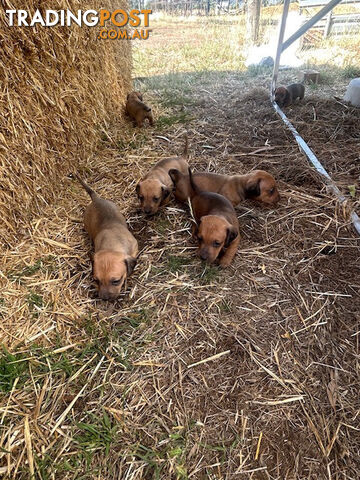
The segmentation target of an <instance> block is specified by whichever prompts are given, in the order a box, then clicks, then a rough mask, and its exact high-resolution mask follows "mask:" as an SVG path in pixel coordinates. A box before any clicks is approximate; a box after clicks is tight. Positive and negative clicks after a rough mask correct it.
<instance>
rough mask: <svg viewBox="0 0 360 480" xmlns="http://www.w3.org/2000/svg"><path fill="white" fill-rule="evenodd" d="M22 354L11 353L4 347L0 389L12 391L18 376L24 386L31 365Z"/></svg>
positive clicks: (1, 356) (20, 384) (1, 352)
mask: <svg viewBox="0 0 360 480" xmlns="http://www.w3.org/2000/svg"><path fill="white" fill-rule="evenodd" d="M23 358H24V356H23V355H22V354H14V355H13V354H11V353H10V352H8V351H7V350H6V348H5V347H2V350H1V351H0V391H1V392H10V391H11V389H12V388H13V385H14V382H15V380H16V379H17V378H19V380H18V384H17V385H18V386H22V385H23V384H24V383H25V381H26V380H27V379H28V376H29V365H28V362H27V361H24V360H23Z"/></svg>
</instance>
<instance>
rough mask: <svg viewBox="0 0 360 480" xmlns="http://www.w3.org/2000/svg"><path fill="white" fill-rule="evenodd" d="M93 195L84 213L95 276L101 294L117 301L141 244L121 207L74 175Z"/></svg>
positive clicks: (103, 297)
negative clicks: (132, 231) (91, 243)
mask: <svg viewBox="0 0 360 480" xmlns="http://www.w3.org/2000/svg"><path fill="white" fill-rule="evenodd" d="M75 176H76V178H77V179H78V180H79V182H80V183H81V185H82V186H83V187H84V189H85V190H86V191H87V193H88V194H89V195H90V197H91V200H92V202H91V203H90V205H88V206H87V208H86V210H85V214H84V224H85V229H86V231H87V232H88V234H89V236H90V238H91V240H92V241H93V243H94V250H95V253H94V256H93V277H94V280H95V282H96V285H97V289H98V294H99V297H100V298H101V299H103V300H115V299H116V298H117V297H118V296H119V295H120V292H121V288H122V286H123V284H124V282H125V280H126V278H127V277H128V276H129V275H130V274H131V273H132V271H133V270H134V267H135V265H136V257H137V254H138V243H137V241H136V239H135V237H134V236H133V235H132V234H131V233H130V232H129V230H128V228H127V226H126V221H125V218H124V216H123V215H122V213H121V212H120V210H119V207H118V206H117V205H116V204H115V203H113V202H111V201H110V200H104V199H103V198H100V197H99V196H98V195H97V194H96V193H95V192H94V190H92V188H90V187H89V186H88V185H87V184H86V183H85V182H83V180H81V178H79V177H78V176H77V175H75Z"/></svg>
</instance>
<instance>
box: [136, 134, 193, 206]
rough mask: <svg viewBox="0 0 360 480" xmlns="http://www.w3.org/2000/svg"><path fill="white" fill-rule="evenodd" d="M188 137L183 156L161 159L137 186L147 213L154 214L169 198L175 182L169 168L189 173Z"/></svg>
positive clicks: (141, 203)
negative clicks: (187, 159)
mask: <svg viewBox="0 0 360 480" xmlns="http://www.w3.org/2000/svg"><path fill="white" fill-rule="evenodd" d="M187 156H188V139H187V137H186V138H185V147H184V152H183V154H182V156H181V157H172V158H165V159H164V160H160V162H158V163H157V164H156V165H155V166H154V167H153V168H152V169H151V170H150V172H149V173H148V174H147V175H146V176H145V177H144V178H143V180H141V181H140V182H139V183H138V184H137V186H136V193H137V196H138V198H139V200H140V205H141V209H142V210H143V212H144V213H145V214H146V215H154V214H155V213H156V212H157V211H158V210H159V207H160V205H163V204H164V203H166V202H167V201H168V200H169V195H170V193H171V192H172V191H173V188H174V184H173V181H172V179H171V178H170V176H169V170H171V169H176V170H177V171H178V172H180V173H184V174H185V173H187V171H188V168H189V165H188V163H187V161H186V158H187Z"/></svg>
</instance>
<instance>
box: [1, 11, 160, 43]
mask: <svg viewBox="0 0 360 480" xmlns="http://www.w3.org/2000/svg"><path fill="white" fill-rule="evenodd" d="M5 13H6V16H7V21H8V25H9V27H14V26H17V27H35V26H36V25H39V26H41V27H54V26H56V25H58V26H61V27H71V26H72V25H78V26H79V27H83V26H87V27H96V26H100V27H101V30H100V32H99V34H98V37H97V38H98V39H99V40H100V39H110V40H114V39H125V40H135V39H139V40H146V39H147V38H148V37H149V32H151V30H149V29H148V27H149V16H150V14H151V13H152V10H146V9H143V10H136V9H134V10H130V11H129V12H127V11H126V10H123V9H117V10H114V11H110V10H105V9H101V10H99V11H97V10H86V11H82V10H77V12H76V13H73V12H72V11H71V10H45V12H44V13H41V12H40V10H39V9H37V10H36V11H35V12H34V14H33V15H31V14H30V13H29V12H28V11H27V10H6V11H5ZM124 27H127V29H125V28H124ZM139 27H142V28H139ZM121 28H123V29H121Z"/></svg>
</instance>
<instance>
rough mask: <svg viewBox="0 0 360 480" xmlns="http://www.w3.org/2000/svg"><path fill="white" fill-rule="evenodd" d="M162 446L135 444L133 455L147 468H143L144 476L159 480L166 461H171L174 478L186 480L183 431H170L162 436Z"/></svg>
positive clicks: (185, 448)
mask: <svg viewBox="0 0 360 480" xmlns="http://www.w3.org/2000/svg"><path fill="white" fill-rule="evenodd" d="M164 441H165V444H164V447H163V448H153V447H150V446H145V445H143V444H137V445H136V446H135V448H134V452H133V455H134V456H135V457H136V458H138V459H139V460H142V461H143V462H144V463H145V464H146V465H147V468H146V469H145V475H146V477H145V478H152V479H158V480H160V479H161V478H162V476H161V472H162V469H163V467H164V466H165V465H166V462H167V461H171V463H172V464H173V465H174V468H175V477H174V478H176V480H187V479H188V475H187V469H186V465H185V461H186V451H187V447H186V436H185V435H184V433H183V432H181V433H171V434H170V435H168V436H167V437H165V438H164Z"/></svg>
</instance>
